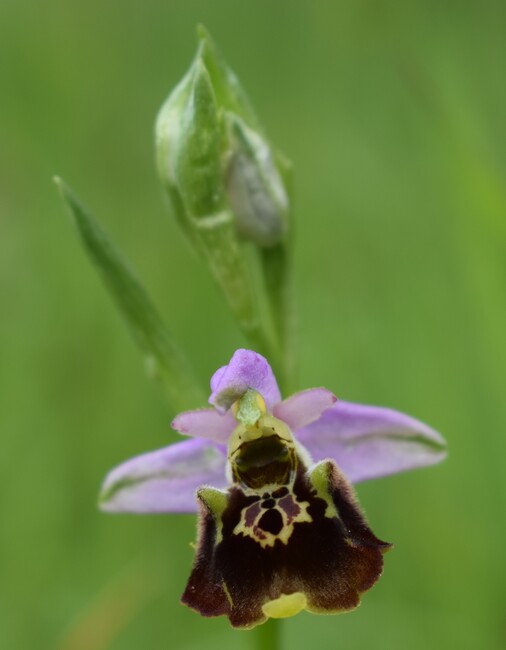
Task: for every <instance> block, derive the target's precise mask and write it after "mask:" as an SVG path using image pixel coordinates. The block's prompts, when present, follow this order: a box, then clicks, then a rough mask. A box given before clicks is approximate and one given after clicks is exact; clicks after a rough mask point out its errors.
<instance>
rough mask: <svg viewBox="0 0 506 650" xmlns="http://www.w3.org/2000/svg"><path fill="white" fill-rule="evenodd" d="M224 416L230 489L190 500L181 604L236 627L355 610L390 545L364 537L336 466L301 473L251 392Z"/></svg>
mask: <svg viewBox="0 0 506 650" xmlns="http://www.w3.org/2000/svg"><path fill="white" fill-rule="evenodd" d="M234 410H235V415H236V419H237V420H238V421H239V422H240V423H239V424H238V426H237V427H236V429H235V430H234V432H233V434H232V436H231V438H230V441H229V446H228V459H229V465H230V467H229V470H230V474H231V478H232V485H231V487H230V488H229V489H228V490H226V491H222V490H217V489H215V488H212V487H204V488H201V489H200V490H198V492H197V496H198V500H199V504H200V521H199V533H198V541H197V552H196V557H195V563H194V566H193V570H192V573H191V576H190V579H189V581H188V584H187V587H186V589H185V592H184V594H183V597H182V602H183V603H185V604H186V605H189V606H190V607H192V608H193V609H195V610H197V611H198V612H200V614H202V615H204V616H220V615H225V616H228V617H229V619H230V622H231V624H232V625H233V626H234V627H242V628H251V627H254V626H255V625H258V624H260V623H263V622H264V621H265V620H266V619H267V618H269V617H271V618H283V617H287V616H292V615H294V614H296V613H298V612H299V611H301V610H302V609H306V610H308V611H310V612H313V613H317V614H324V613H337V612H342V611H347V610H350V609H353V608H355V607H357V605H358V604H359V602H360V595H361V594H362V593H363V592H364V591H367V590H368V589H370V587H372V586H373V584H374V583H375V582H376V581H377V580H378V578H379V577H380V575H381V573H382V569H383V554H384V553H385V552H386V551H387V550H388V549H389V548H391V545H390V544H388V543H386V542H382V541H381V540H379V539H378V538H377V537H376V536H375V535H374V534H373V533H372V531H371V529H370V528H369V526H368V524H367V521H366V519H365V517H364V515H363V514H362V512H361V510H360V507H359V505H358V502H357V500H356V497H355V495H354V491H353V488H352V486H351V484H350V483H349V481H348V480H347V479H346V478H345V476H344V474H343V473H342V472H341V471H340V470H339V469H338V467H337V465H336V463H335V462H334V461H333V460H323V461H321V462H319V463H317V464H316V465H314V466H310V462H311V461H310V458H309V456H308V454H307V452H306V451H305V449H304V448H303V447H301V445H300V444H299V443H297V442H296V441H295V440H294V438H293V436H292V434H291V431H290V429H289V428H288V426H287V425H286V423H284V422H282V421H281V420H278V419H277V418H275V417H273V416H271V415H269V414H268V413H267V410H266V408H265V404H264V403H263V399H262V397H261V396H260V395H259V393H257V392H256V391H253V390H249V391H247V392H246V394H245V395H244V396H243V398H241V399H240V400H238V403H237V404H236V405H235V407H234Z"/></svg>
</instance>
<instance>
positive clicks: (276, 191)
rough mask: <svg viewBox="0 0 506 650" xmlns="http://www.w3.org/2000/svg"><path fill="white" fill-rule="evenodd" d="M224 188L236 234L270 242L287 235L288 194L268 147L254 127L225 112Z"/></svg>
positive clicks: (271, 243)
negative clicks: (226, 154)
mask: <svg viewBox="0 0 506 650" xmlns="http://www.w3.org/2000/svg"><path fill="white" fill-rule="evenodd" d="M226 121H227V135H228V139H229V145H230V146H229V149H228V160H227V164H226V168H225V178H226V182H225V189H226V194H227V198H228V201H229V204H230V207H231V209H232V212H233V214H234V216H235V218H236V226H237V231H238V233H239V235H240V236H241V237H242V238H243V239H246V240H250V241H253V242H254V243H256V244H258V245H259V246H272V245H274V244H277V243H278V242H280V241H281V240H282V239H283V238H284V236H285V235H286V231H287V226H288V221H287V218H288V196H287V194H286V191H285V187H284V185H283V181H282V179H281V176H280V174H279V172H278V170H277V168H276V165H275V164H274V161H273V158H272V153H271V150H270V147H269V145H268V143H267V142H266V140H265V139H264V138H263V137H262V136H261V135H260V134H259V133H258V132H256V131H254V130H253V129H250V128H249V127H247V126H246V124H245V123H244V122H243V121H242V120H241V119H240V118H239V117H237V116H236V115H234V114H233V113H228V114H227V116H226Z"/></svg>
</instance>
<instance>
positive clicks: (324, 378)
mask: <svg viewBox="0 0 506 650" xmlns="http://www.w3.org/2000/svg"><path fill="white" fill-rule="evenodd" d="M505 8H506V5H505V4H504V2H499V1H498V2H492V1H487V0H485V1H484V2H469V1H465V0H464V1H460V2H452V1H448V2H436V1H435V0H407V1H406V2H400V1H398V2H386V1H379V2H373V1H365V0H353V1H352V0H348V1H338V2H326V1H323V0H322V1H313V2H310V1H309V0H308V1H307V2H302V1H300V0H291V1H288V0H279V1H277V2H274V1H272V0H255V1H243V2H238V1H237V0H235V1H233V0H213V1H212V2H211V1H210V0H209V1H207V2H205V1H204V0H200V1H197V0H185V1H183V0H165V1H164V2H162V1H158V0H146V1H145V2H138V1H136V0H122V1H121V2H120V1H119V0H107V1H104V0H100V1H99V0H87V1H86V2H84V1H74V2H70V1H68V0H67V1H63V0H46V1H45V2H35V0H16V1H15V0H3V2H2V3H1V5H0V82H1V89H0V135H1V138H0V141H1V146H0V295H1V301H2V302H1V304H2V308H1V314H0V430H1V439H0V440H1V452H0V504H1V505H0V646H1V647H2V648H9V649H11V648H12V649H18V648H21V649H23V650H24V649H27V650H37V649H39V648H41V649H46V648H56V649H57V650H81V649H83V650H84V649H86V650H102V649H105V648H107V649H111V650H130V649H132V650H133V649H135V650H137V649H139V648H148V649H150V650H151V649H152V650H158V649H162V648H178V649H179V648H181V649H183V650H191V649H200V648H207V649H209V650H213V649H215V648H216V649H218V648H219V649H220V650H225V649H226V648H235V649H238V648H250V647H252V643H253V637H252V636H251V634H249V633H245V632H235V631H233V630H231V629H230V628H229V626H228V623H227V622H226V621H224V620H210V621H209V620H205V619H202V618H200V617H199V616H198V615H196V614H195V613H193V612H191V611H190V610H187V609H186V608H183V607H182V606H180V605H179V603H178V599H179V594H180V593H181V592H182V589H183V587H184V584H185V580H186V577H187V576H188V573H189V569H190V566H191V562H192V549H191V548H190V546H189V543H190V542H191V541H192V540H193V538H194V529H195V520H194V518H193V517H191V516H179V517H176V516H174V517H169V516H167V517H164V516H160V517H135V516H106V515H104V514H101V513H99V512H98V511H97V509H96V505H95V504H96V497H97V491H98V488H99V485H100V482H101V480H102V478H103V476H104V474H105V473H106V472H107V470H108V469H109V468H110V467H111V466H113V465H114V464H116V463H118V462H120V461H122V460H124V459H126V458H128V457H130V456H132V455H134V454H137V453H140V452H142V451H145V450H149V449H153V448H156V447H160V446H163V445H164V444H166V443H169V442H171V441H174V440H176V434H175V433H173V432H171V430H170V427H169V422H170V417H171V415H173V414H172V413H170V412H169V411H168V410H167V409H166V407H165V405H164V403H163V401H162V399H161V396H160V394H159V392H158V391H157V389H156V387H155V386H153V385H152V384H151V383H149V381H148V380H147V379H146V378H145V376H144V374H143V368H142V364H141V361H140V357H139V356H138V354H137V351H136V350H135V349H134V347H133V346H132V345H131V342H130V339H129V337H128V334H127V333H126V331H125V329H124V327H123V325H122V323H121V322H120V319H119V318H118V316H117V315H116V313H114V310H113V308H112V306H111V304H110V302H109V299H108V296H107V295H106V294H105V291H104V290H103V288H102V287H101V286H100V284H99V282H98V280H97V277H96V275H95V272H94V270H93V269H92V268H91V267H90V265H89V263H88V260H87V259H86V258H85V256H84V254H83V253H82V251H81V250H80V248H79V245H78V242H77V240H76V238H75V236H74V232H73V231H72V229H71V227H70V225H69V223H68V220H67V219H66V217H65V214H64V210H63V207H62V205H61V203H60V200H59V197H58V195H57V192H56V190H55V188H54V186H53V185H52V183H51V177H52V175H53V174H55V173H58V174H61V175H62V176H64V177H65V178H66V180H68V181H69V182H70V183H71V184H72V185H73V186H74V188H75V189H76V191H77V192H78V193H79V194H80V195H81V197H82V198H83V199H84V200H85V202H86V203H87V204H88V205H89V206H90V208H91V209H92V210H93V211H94V212H95V214H96V215H97V217H98V218H99V219H100V220H101V221H102V223H103V224H104V225H105V226H106V228H107V229H108V230H109V232H110V233H111V234H112V235H113V236H114V238H115V240H116V241H117V242H118V244H119V245H120V246H121V248H122V249H123V250H124V251H125V252H126V254H127V255H128V256H129V258H130V260H131V261H132V263H133V264H134V266H135V267H136V268H137V270H138V272H139V274H140V275H141V277H142V278H143V280H144V281H145V283H146V285H147V287H148V288H149V290H150V291H151V293H152V294H153V295H154V296H155V298H156V299H157V301H158V303H159V305H160V308H161V309H162V312H163V313H164V315H165V317H166V320H167V322H168V323H169V324H170V326H171V328H172V330H173V331H174V332H175V334H176V335H177V337H178V338H179V340H180V341H181V342H182V344H184V346H185V347H186V348H187V349H188V350H189V352H190V354H191V357H192V360H193V362H194V364H195V366H196V368H197V370H198V373H199V376H200V377H201V379H202V381H203V382H204V381H207V380H208V378H209V376H210V374H211V372H212V371H213V370H214V369H215V368H217V367H218V366H219V365H221V364H223V363H224V362H226V361H227V360H228V358H229V357H230V356H231V353H232V352H233V350H234V349H235V348H236V347H238V346H242V345H244V344H245V341H244V340H243V338H242V337H241V335H240V334H239V333H238V332H237V330H236V328H235V326H234V323H233V321H232V319H231V317H230V315H229V314H228V313H227V311H226V309H225V307H224V303H223V300H222V298H221V295H220V294H219V293H218V291H217V289H216V288H215V286H214V284H213V282H212V281H211V279H210V278H209V276H208V274H207V272H206V269H205V267H204V265H203V264H202V263H201V261H200V260H199V259H198V258H197V257H196V255H194V254H193V253H192V252H191V251H190V250H189V248H188V246H187V244H186V242H185V240H184V239H183V236H182V234H181V232H180V231H179V230H178V228H177V226H176V224H175V223H174V222H173V221H172V220H171V219H170V217H169V216H168V215H167V213H166V211H165V209H164V205H163V201H162V197H161V191H160V189H159V187H158V184H157V179H156V176H155V170H154V162H153V160H154V155H153V150H152V132H153V123H154V118H155V115H156V112H157V110H158V107H159V105H160V104H161V103H162V101H163V100H164V99H165V97H166V95H167V94H168V92H169V90H170V89H171V88H172V87H173V86H174V84H175V83H176V82H177V81H178V80H179V79H180V77H181V76H182V74H183V73H184V71H185V70H186V68H187V66H188V65H189V63H190V60H191V57H192V56H193V52H194V49H195V25H196V24H197V23H198V22H204V23H205V24H206V25H207V26H208V28H209V29H210V31H211V33H212V34H213V36H214V37H215V39H216V40H217V41H218V43H219V44H220V46H221V49H222V50H223V51H224V52H225V54H226V56H227V58H228V60H229V61H230V62H231V63H232V65H233V67H234V68H235V70H236V71H237V72H238V74H239V75H240V77H241V79H242V81H243V83H244V85H245V87H246V88H247V90H248V92H249V94H250V96H251V97H252V98H253V100H254V103H255V106H256V108H257V110H258V113H259V115H260V116H261V118H262V120H263V122H264V124H265V126H266V128H267V131H268V133H269V135H270V136H271V138H272V139H273V140H274V141H275V142H276V143H277V144H278V145H279V146H280V147H281V148H282V149H283V150H284V151H285V152H286V153H287V154H288V155H289V156H290V157H291V158H292V159H293V161H294V163H295V166H296V177H295V188H296V197H297V201H296V220H297V231H298V232H297V235H298V237H297V246H296V264H297V271H296V275H297V278H296V279H297V298H298V309H299V350H300V368H301V373H300V387H307V386H314V385H323V386H327V387H329V388H330V389H332V390H334V391H335V392H336V393H337V394H338V395H339V396H341V397H343V398H346V399H350V400H355V401H359V402H365V403H372V404H384V405H388V406H392V407H395V408H398V409H401V410H404V411H406V412H408V413H410V414H413V415H415V416H417V417H419V418H421V419H423V420H426V421H427V422H429V423H431V424H432V425H433V426H434V427H436V428H438V429H439V430H440V431H441V432H442V433H443V434H444V435H445V436H446V437H447V439H448V441H449V445H450V456H449V459H448V461H447V462H446V463H444V464H443V465H440V466H437V467H434V468H430V469H426V470H420V471H417V472H414V473H412V474H405V475H399V476H395V477H391V478H388V479H383V480H380V481H376V482H371V483H367V484H364V485H360V486H359V487H358V492H359V495H360V498H361V501H362V503H363V505H364V507H365V509H366V511H367V513H368V516H369V518H370V521H371V523H372V526H373V528H374V530H375V532H376V533H377V534H378V535H379V536H380V537H382V538H386V539H388V540H390V541H392V542H394V543H395V544H396V548H395V550H394V551H393V552H392V553H391V554H389V556H388V557H387V559H386V570H385V574H384V576H383V578H382V579H381V581H380V582H379V584H378V585H377V586H376V587H375V588H374V589H373V590H372V591H371V593H369V594H367V595H366V596H365V598H364V602H363V604H362V607H361V608H360V609H359V610H357V611H356V612H354V613H351V614H347V615H342V616H338V617H315V616H311V615H309V614H301V615H300V616H298V617H296V618H294V619H291V620H288V621H286V622H285V623H284V626H283V640H284V647H285V648H293V649H294V650H295V649H297V648H307V647H315V648H316V647H317V648H320V649H321V650H327V649H331V648H332V649H333V648H347V650H361V649H362V648H369V647H374V648H375V649H376V650H397V649H404V648H408V647H409V648H410V649H413V650H418V649H420V650H422V649H423V650H426V649H427V648H432V649H443V648H444V649H446V648H459V649H468V648H469V649H474V648H480V649H482V648H483V649H486V650H489V649H490V650H495V649H499V648H503V647H504V646H505V644H506V623H505V619H504V615H505V595H506V594H505V592H506V589H505V578H506V576H505V572H506V561H505V552H504V549H505V539H504V532H505V525H504V512H505V489H504V475H505V459H506V435H505V434H506V431H505V428H506V422H505V420H506V418H505V406H504V402H505V397H504V388H505V384H504V377H505V368H506V344H505V336H506V291H505V289H506V287H505V278H506V189H505V188H506V185H505V180H506V154H505V151H506V119H505V112H506V84H505V69H506V66H505V64H506V56H505V54H506V39H505V38H504V34H505V31H506V30H505V28H506V20H505V19H506V10H505Z"/></svg>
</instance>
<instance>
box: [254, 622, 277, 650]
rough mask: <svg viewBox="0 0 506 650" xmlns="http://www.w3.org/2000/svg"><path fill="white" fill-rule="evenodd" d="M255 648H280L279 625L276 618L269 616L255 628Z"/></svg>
mask: <svg viewBox="0 0 506 650" xmlns="http://www.w3.org/2000/svg"><path fill="white" fill-rule="evenodd" d="M254 634H255V648H256V649H257V650H280V648H281V626H280V624H279V621H278V620H277V619H273V618H270V619H268V620H267V621H266V622H265V623H263V624H262V625H259V626H258V627H257V628H255V632H254Z"/></svg>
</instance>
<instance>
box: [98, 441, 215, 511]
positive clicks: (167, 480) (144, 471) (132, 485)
mask: <svg viewBox="0 0 506 650" xmlns="http://www.w3.org/2000/svg"><path fill="white" fill-rule="evenodd" d="M225 464H226V456H225V453H224V451H222V450H221V449H219V448H218V447H217V446H216V445H214V444H213V443H209V442H204V441H202V440H185V441H184V442H178V443H176V444H174V445H169V446H168V447H164V448H163V449H158V450H156V451H151V452H148V453H147V454H142V455H141V456H136V457H135V458H132V459H131V460H127V461H126V462H125V463H123V464H121V465H119V466H118V467H115V468H114V469H113V470H112V471H111V472H109V474H108V475H107V477H106V479H105V481H104V484H103V486H102V491H101V494H100V507H101V509H102V510H105V511H107V512H137V513H149V512H153V513H160V512H195V511H196V510H197V501H196V497H195V491H196V490H197V488H199V487H200V486H202V485H212V486H213V487H216V488H223V487H225V486H226V485H227V481H226V478H225Z"/></svg>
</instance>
